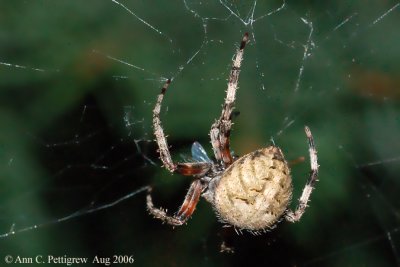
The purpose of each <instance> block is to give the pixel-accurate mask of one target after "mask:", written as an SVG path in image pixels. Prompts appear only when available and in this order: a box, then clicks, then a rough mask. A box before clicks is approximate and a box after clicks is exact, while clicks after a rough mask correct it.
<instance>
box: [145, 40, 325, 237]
mask: <svg viewBox="0 0 400 267" xmlns="http://www.w3.org/2000/svg"><path fill="white" fill-rule="evenodd" d="M248 42H249V35H248V33H245V34H244V36H243V39H242V41H241V44H240V47H239V49H238V50H237V52H236V55H235V57H234V59H233V64H232V68H231V71H230V75H229V79H228V89H227V91H226V97H225V103H224V105H223V108H222V113H221V116H220V117H219V119H218V120H216V121H215V122H214V124H213V125H212V126H211V130H210V138H211V145H212V148H213V151H214V156H215V160H211V159H210V158H209V157H208V156H207V154H206V152H205V150H204V148H203V147H202V146H201V145H200V144H199V143H198V142H195V143H193V145H192V157H193V162H178V163H175V162H173V161H172V158H171V154H170V151H169V148H168V143H167V139H166V137H165V134H164V131H163V129H162V126H161V120H160V110H161V104H162V101H163V98H164V95H165V93H166V91H167V88H168V86H169V85H170V83H171V80H167V82H166V83H165V84H164V86H163V87H162V89H161V93H160V94H159V95H158V98H157V102H156V105H155V107H154V110H153V127H154V134H155V136H156V141H157V144H158V148H159V153H160V159H161V161H162V163H163V164H164V167H165V168H166V169H167V170H169V171H170V172H172V173H178V174H181V175H184V176H193V177H194V181H193V182H192V183H191V185H190V188H189V190H188V192H187V194H186V197H185V200H184V201H183V204H182V206H181V207H180V209H179V210H178V212H177V213H176V214H175V215H173V216H169V215H167V212H166V211H165V210H163V209H161V208H156V207H154V205H153V201H152V198H151V194H150V192H151V189H149V192H148V195H147V208H148V210H149V211H150V213H151V214H152V215H153V216H154V217H155V218H157V219H160V220H162V221H164V222H166V223H168V224H170V225H173V226H179V225H182V224H184V223H185V222H186V221H187V220H188V218H189V217H190V216H191V215H192V214H193V212H194V210H195V208H196V205H197V203H198V201H199V199H200V196H203V197H204V198H205V199H206V200H207V201H208V202H210V203H211V204H212V206H213V208H214V209H215V211H216V213H217V216H218V217H219V219H220V221H221V222H223V223H226V224H229V225H232V226H234V227H235V229H239V230H242V229H245V230H248V231H250V232H252V233H259V232H263V231H266V230H268V229H271V228H272V227H274V226H275V225H276V223H277V222H279V221H280V219H282V218H284V219H286V220H287V221H289V222H297V221H299V220H300V218H301V216H302V215H303V213H304V212H305V210H306V208H307V203H308V201H309V198H310V195H311V192H312V190H313V188H314V185H315V183H316V181H317V177H318V167H319V165H318V162H317V151H316V148H315V145H314V140H313V136H312V134H311V131H310V129H309V128H308V127H307V126H305V128H304V129H305V133H306V136H307V139H308V146H309V154H310V162H311V172H310V176H309V178H308V181H307V183H306V185H305V187H304V189H303V193H302V195H301V197H300V199H299V203H298V206H297V208H296V209H295V210H294V211H292V210H291V209H290V208H289V207H288V206H289V203H290V200H291V198H292V191H293V188H292V179H291V176H290V168H289V164H288V163H287V161H286V160H285V158H284V156H283V153H282V150H281V149H280V148H279V147H277V146H275V145H271V146H269V147H266V148H261V149H259V150H256V151H253V152H251V153H249V154H247V155H244V156H242V157H239V158H238V157H234V156H233V155H232V153H231V149H230V146H229V138H230V133H231V127H232V121H231V117H232V111H233V109H234V103H235V97H236V91H237V88H238V79H239V73H240V66H241V62H242V59H243V52H244V48H245V46H246V44H247V43H248Z"/></svg>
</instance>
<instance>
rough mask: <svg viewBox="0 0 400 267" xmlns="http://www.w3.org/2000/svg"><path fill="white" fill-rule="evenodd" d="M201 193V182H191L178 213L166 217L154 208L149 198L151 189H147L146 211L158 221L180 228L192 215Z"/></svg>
mask: <svg viewBox="0 0 400 267" xmlns="http://www.w3.org/2000/svg"><path fill="white" fill-rule="evenodd" d="M202 191H203V184H202V182H201V181H200V180H195V181H193V182H192V184H191V185H190V188H189V190H188V192H187V194H186V197H185V200H184V201H183V204H182V206H181V207H180V209H179V211H178V212H177V213H176V215H174V216H168V215H167V212H166V210H164V209H162V208H156V207H154V204H153V199H152V197H151V189H149V190H148V194H147V209H148V210H149V212H150V214H152V215H153V216H154V217H155V218H157V219H160V220H162V221H164V222H166V223H168V224H170V225H174V226H180V225H182V224H184V223H185V222H186V221H187V220H188V219H189V218H190V216H191V215H192V214H193V212H194V210H195V209H196V205H197V203H198V202H199V199H200V195H201V192H202Z"/></svg>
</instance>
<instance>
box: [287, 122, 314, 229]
mask: <svg viewBox="0 0 400 267" xmlns="http://www.w3.org/2000/svg"><path fill="white" fill-rule="evenodd" d="M304 131H305V132H306V136H307V139H308V150H309V153H310V165H311V172H310V177H309V178H308V181H307V183H306V186H305V187H304V189H303V193H302V194H301V197H300V199H299V204H298V206H297V208H296V210H295V211H292V210H288V211H287V213H286V215H285V219H286V220H287V221H289V222H297V221H299V220H300V218H301V216H302V215H303V213H304V212H305V210H306V208H307V203H308V201H309V200H310V195H311V192H312V191H313V189H314V185H315V183H316V182H317V179H318V167H319V165H318V157H317V150H316V149H315V144H314V138H313V136H312V134H311V130H310V128H308V127H307V126H305V127H304Z"/></svg>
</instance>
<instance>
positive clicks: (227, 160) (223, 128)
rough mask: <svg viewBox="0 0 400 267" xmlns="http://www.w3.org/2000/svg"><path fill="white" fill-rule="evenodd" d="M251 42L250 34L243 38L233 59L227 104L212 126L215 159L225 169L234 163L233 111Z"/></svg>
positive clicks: (211, 135)
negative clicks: (249, 42) (248, 43)
mask: <svg viewBox="0 0 400 267" xmlns="http://www.w3.org/2000/svg"><path fill="white" fill-rule="evenodd" d="M248 41H249V34H248V33H247V32H246V33H245V34H244V36H243V39H242V42H241V43H240V47H239V49H238V50H237V52H236V56H235V58H234V59H233V63H232V68H231V71H230V74H229V81H228V89H227V90H226V97H225V103H224V105H223V109H222V113H221V116H220V118H219V119H218V120H217V121H216V122H215V123H214V124H213V125H212V126H211V130H210V138H211V145H212V147H213V150H214V154H215V158H216V160H217V161H218V162H220V163H222V164H223V165H224V166H225V167H227V166H229V165H230V164H232V162H233V157H232V155H231V151H230V148H229V136H230V132H231V128H232V121H231V118H232V111H233V109H234V104H235V98H236V90H237V89H238V81H239V74H240V66H241V64H242V59H243V51H244V48H245V47H246V44H247V42H248Z"/></svg>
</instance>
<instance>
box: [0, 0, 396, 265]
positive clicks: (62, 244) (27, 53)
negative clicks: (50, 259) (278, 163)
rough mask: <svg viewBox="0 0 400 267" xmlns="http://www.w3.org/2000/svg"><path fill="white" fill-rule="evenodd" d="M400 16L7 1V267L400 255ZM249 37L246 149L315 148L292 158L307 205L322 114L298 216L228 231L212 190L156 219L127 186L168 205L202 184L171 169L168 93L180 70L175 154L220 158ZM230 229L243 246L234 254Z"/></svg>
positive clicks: (240, 125) (172, 116) (241, 144)
mask: <svg viewBox="0 0 400 267" xmlns="http://www.w3.org/2000/svg"><path fill="white" fill-rule="evenodd" d="M399 23H400V4H399V2H396V1H378V0H375V1H360V0H358V1H351V2H349V1H334V2H327V3H322V2H320V1H301V2H298V1H285V2H282V1H268V2H264V1H258V2H255V1H219V2H218V1H193V0H187V1H175V2H173V3H172V2H170V1H120V2H114V1H111V0H110V1H94V0H89V1H76V0H72V1H57V0H56V1H54V0H52V1H50V0H35V1H19V0H18V1H5V0H2V1H0V77H1V79H0V90H1V91H0V118H1V120H0V121H1V124H0V127H1V129H0V183H1V186H0V209H1V216H0V234H2V235H1V236H0V248H1V250H0V251H1V252H0V262H1V265H3V264H4V262H3V258H4V257H5V256H6V255H11V256H13V257H14V258H16V257H17V256H19V257H27V258H29V257H36V256H37V255H43V256H44V257H47V256H48V255H53V256H61V257H63V256H64V255H66V256H67V257H89V259H90V260H91V259H92V258H93V257H94V256H95V255H97V256H99V257H112V256H113V255H133V258H134V260H135V262H134V265H137V266H242V265H244V264H246V263H247V264H256V265H260V266H265V265H268V266H400V202H399V200H398V191H399V190H400V178H399V171H400V167H399V162H400V141H399V136H400V105H399V103H400V74H399V67H400V63H399V62H400V48H399V47H400V31H399V29H398V28H399V25H400V24H399ZM244 32H249V33H250V36H251V40H250V43H249V44H248V46H247V47H246V51H245V57H244V61H243V64H242V73H241V76H240V89H239V91H238V95H237V97H238V98H237V103H236V104H237V105H236V111H239V112H240V115H239V116H237V117H235V119H234V122H235V125H234V129H233V132H232V138H231V145H232V148H233V150H234V151H235V153H236V154H239V155H243V154H245V153H248V152H250V151H253V150H255V149H257V148H260V147H263V146H267V145H269V144H270V140H271V139H273V140H274V142H275V143H276V144H277V145H278V146H280V147H281V148H282V149H283V151H284V153H285V156H286V158H287V160H289V161H290V160H295V159H297V158H298V157H305V161H304V162H302V163H299V164H296V165H295V166H293V168H292V174H293V180H294V187H295V196H294V199H295V200H296V199H297V198H298V197H299V195H300V193H301V190H302V188H303V186H304V184H305V182H306V179H307V177H308V172H309V163H308V149H307V143H306V138H305V134H304V131H303V128H304V125H308V126H309V127H310V128H311V130H312V132H313V135H314V138H315V141H316V145H317V149H318V156H319V164H320V165H321V166H320V179H319V180H320V181H319V182H318V183H317V185H316V190H315V191H314V192H313V194H312V197H311V203H310V207H309V208H308V210H307V211H306V213H305V215H304V216H303V218H302V220H301V221H300V222H299V223H297V224H290V223H287V222H282V223H280V224H279V225H278V227H277V228H276V229H274V230H272V231H270V232H268V233H266V234H263V235H261V236H253V235H251V234H248V233H243V234H242V235H237V234H236V233H234V231H230V228H223V225H222V224H221V223H219V222H218V220H217V218H216V216H215V215H214V212H213V210H212V208H211V206H210V205H209V204H208V203H206V202H205V201H204V200H202V201H201V202H200V204H199V206H198V208H197V210H196V212H195V214H194V216H193V217H192V219H190V220H189V222H188V224H187V225H185V226H182V227H179V228H176V229H172V227H169V226H167V225H163V224H162V223H161V222H160V221H157V220H154V219H153V218H152V217H151V216H149V215H148V214H147V211H146V208H145V194H144V193H139V194H133V195H129V194H131V193H132V192H135V191H136V190H138V189H140V188H141V187H142V186H146V185H149V184H151V185H153V186H154V190H153V192H154V201H155V202H156V204H157V205H161V206H163V207H166V208H168V210H169V211H170V213H172V212H173V211H175V210H176V209H177V208H178V207H179V205H180V203H181V201H182V200H183V197H184V195H185V192H186V190H187V188H188V186H189V183H190V178H187V177H180V176H179V175H170V174H169V173H168V172H167V171H165V170H164V169H162V168H161V163H160V161H159V160H158V156H157V153H156V149H157V148H156V144H155V143H154V142H153V139H154V137H153V133H152V128H151V117H152V114H151V112H152V109H153V105H154V103H155V99H156V96H157V94H158V93H159V90H160V88H161V86H162V84H163V82H164V81H165V79H166V78H172V79H173V81H172V84H171V85H170V89H169V91H168V94H167V95H166V97H165V102H164V106H163V111H164V113H163V116H162V120H163V125H164V129H165V131H166V133H167V134H168V137H169V140H168V141H169V144H170V145H171V147H172V149H171V151H172V154H173V156H174V159H175V160H181V159H182V157H181V156H182V155H183V156H185V155H189V152H190V146H191V144H192V143H193V141H196V140H197V141H199V142H201V143H202V144H203V145H204V147H205V148H206V150H207V151H209V152H211V147H210V144H209V138H208V131H209V128H210V126H211V124H212V123H213V121H214V119H215V118H217V117H218V116H219V114H220V109H221V105H222V103H223V99H224V93H225V89H226V83H227V78H228V73H229V70H230V64H231V59H232V56H233V54H234V52H235V50H236V48H237V46H238V45H239V42H240V40H241V37H242V36H243V33H244ZM124 196H130V197H127V199H126V200H125V201H122V202H120V203H114V201H115V200H118V199H120V198H123V197H124ZM293 202H294V203H292V204H293V205H292V206H293V207H294V206H295V205H296V201H293ZM110 203H111V205H109V206H108V204H110ZM113 203H114V204H113ZM98 207H101V209H100V210H97V211H94V212H91V211H92V210H93V209H97V208H98ZM35 225H37V226H38V227H37V229H36V228H35V227H34V226H35ZM13 231H14V232H16V234H12V233H13ZM223 240H225V242H226V243H227V244H229V245H230V246H232V247H233V248H234V249H235V253H233V254H227V253H220V246H221V243H222V241H223ZM15 265H18V264H15ZM49 265H51V264H49ZM87 265H89V266H91V265H93V266H94V265H95V264H89V263H88V264H87ZM126 265H128V264H126ZM25 266H26V265H25ZM57 266H59V265H57Z"/></svg>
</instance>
